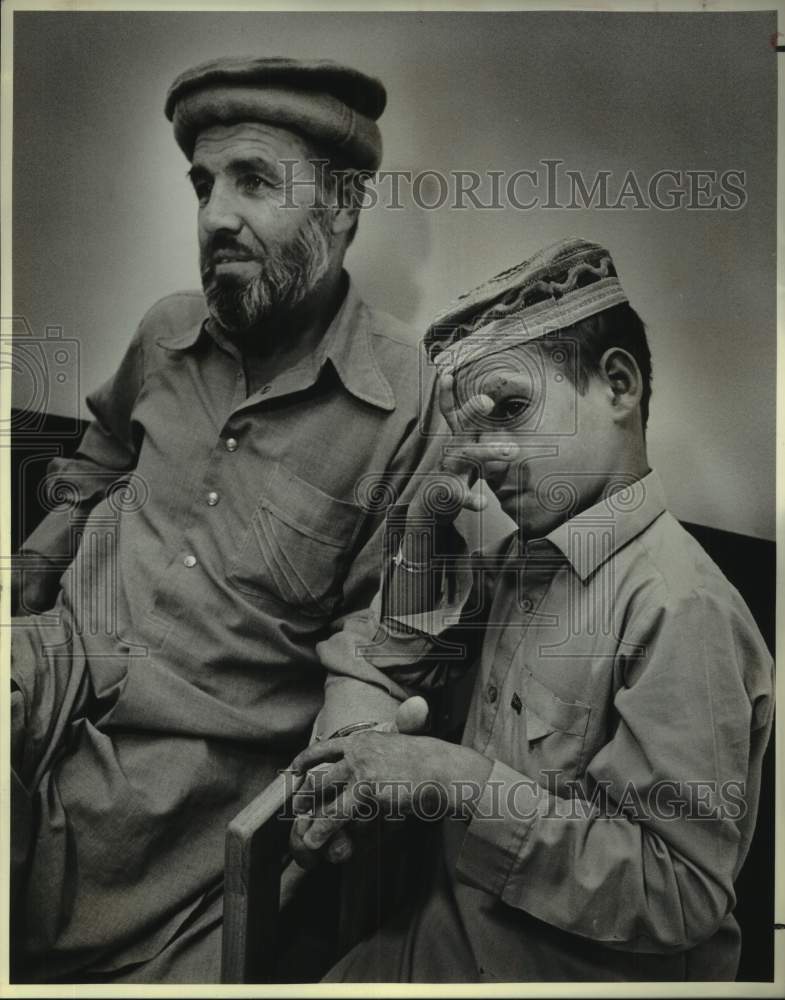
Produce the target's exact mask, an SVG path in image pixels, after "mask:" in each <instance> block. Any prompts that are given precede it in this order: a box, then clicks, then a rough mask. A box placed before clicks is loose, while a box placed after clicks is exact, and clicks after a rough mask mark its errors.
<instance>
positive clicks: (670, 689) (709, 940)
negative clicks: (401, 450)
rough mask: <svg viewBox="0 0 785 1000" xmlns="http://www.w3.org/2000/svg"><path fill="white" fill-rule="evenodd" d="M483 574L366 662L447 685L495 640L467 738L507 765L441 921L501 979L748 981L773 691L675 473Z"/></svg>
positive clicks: (489, 786) (483, 805)
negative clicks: (676, 498) (674, 502)
mask: <svg viewBox="0 0 785 1000" xmlns="http://www.w3.org/2000/svg"><path fill="white" fill-rule="evenodd" d="M462 563H463V565H464V569H465V566H466V562H465V560H462V559H461V558H460V556H459V558H458V562H457V564H458V566H459V567H460V565H461V564H462ZM472 569H473V572H472V573H471V574H469V573H467V572H465V571H464V572H460V571H459V572H458V573H457V574H456V580H457V585H456V586H455V588H454V590H455V591H456V592H454V594H453V595H451V596H452V599H451V600H446V599H445V600H443V602H442V604H441V606H440V607H439V608H438V609H437V610H436V611H435V612H434V613H433V614H428V613H426V614H424V615H418V616H412V617H409V618H401V619H398V621H400V622H401V623H402V624H404V625H407V626H409V627H410V628H411V627H412V626H415V627H416V631H414V632H412V633H411V634H410V635H408V636H406V635H403V634H402V633H401V630H400V629H397V630H396V629H395V621H396V620H395V619H394V618H393V617H391V614H392V612H393V611H394V609H393V608H391V607H389V606H383V607H382V612H381V618H382V619H383V620H384V619H385V616H387V620H388V623H390V624H392V626H393V628H392V630H390V631H389V632H388V631H387V630H385V629H382V630H381V633H380V634H382V635H385V636H386V637H385V638H383V639H382V640H381V641H379V640H378V638H377V644H376V645H375V646H374V647H373V649H372V650H370V651H366V654H365V655H366V657H367V659H369V660H370V661H371V662H372V663H373V664H374V665H375V666H377V667H378V668H380V669H381V670H384V671H387V672H390V673H392V675H393V676H394V677H396V679H397V680H398V681H399V682H400V683H402V684H404V685H405V686H407V687H412V686H416V685H417V684H418V683H425V684H428V685H430V684H433V683H435V682H436V683H438V681H439V679H440V678H439V675H440V673H441V674H442V675H443V677H442V679H444V677H447V676H448V675H450V674H454V672H455V670H456V669H459V664H460V662H461V657H460V655H459V653H460V650H461V647H462V645H463V650H464V653H465V652H467V651H470V650H471V647H472V644H473V643H476V641H477V637H478V635H481V636H482V647H481V651H480V656H479V665H478V673H477V679H476V683H475V685H474V690H473V695H472V698H471V704H470V707H469V714H468V720H467V723H466V727H465V731H464V736H463V743H464V744H466V745H468V746H471V747H473V748H474V749H476V750H478V751H479V752H480V753H483V754H485V755H486V756H487V757H490V758H492V759H493V760H494V761H495V762H496V763H495V764H494V767H493V770H492V772H491V775H490V778H489V780H488V782H487V783H486V785H485V787H484V789H483V791H482V795H481V799H480V802H479V805H478V808H477V812H476V815H475V816H474V818H473V819H472V820H471V821H470V822H469V823H468V824H466V823H464V822H461V821H454V822H448V823H445V832H444V849H445V850H444V854H445V867H444V870H443V877H441V878H440V884H439V885H437V888H436V890H435V892H434V895H433V897H432V900H431V905H433V901H434V899H436V900H438V899H439V898H442V897H443V896H444V898H447V897H448V896H449V897H450V900H451V901H450V903H449V905H446V904H445V905H444V906H440V907H439V909H440V914H439V918H438V919H439V920H442V921H444V920H458V921H459V922H460V923H461V924H462V925H463V927H464V929H465V932H466V935H467V937H468V940H469V942H470V945H471V949H472V952H473V956H474V961H475V963H476V965H477V968H478V974H479V975H480V976H481V977H482V978H490V979H494V978H499V979H507V980H510V979H514V980H526V979H529V980H531V979H546V980H547V979H561V980H566V979H570V980H571V979H576V980H581V979H588V980H591V979H598V978H599V979H603V978H609V979H613V978H623V979H628V978H633V979H641V978H642V979H655V980H656V979H670V978H676V979H685V978H686V979H732V978H733V976H734V974H735V969H736V964H737V961H738V951H739V934H738V928H737V926H736V924H735V921H734V920H733V917H732V916H731V915H730V914H731V911H732V909H733V906H734V903H735V897H734V893H733V882H734V879H735V878H736V876H737V875H738V872H739V869H740V868H741V865H742V863H743V861H744V858H745V856H746V853H747V849H748V846H749V842H750V838H751V836H752V833H753V831H754V826H755V818H756V814H757V805H758V795H759V788H760V771H761V760H762V756H763V752H764V750H765V747H766V743H767V741H768V737H769V732H770V728H771V717H772V700H773V672H772V670H773V668H772V661H771V657H770V656H769V653H768V651H767V649H766V646H765V644H764V642H763V639H762V637H761V636H760V633H759V631H758V629H757V626H756V624H755V622H754V620H753V618H752V615H751V614H750V612H749V610H748V609H747V607H746V605H745V604H744V602H743V600H742V599H741V597H740V596H739V594H738V592H737V591H736V590H735V589H734V588H733V587H732V586H731V584H730V583H729V582H728V581H727V580H726V578H725V577H724V576H723V575H722V573H721V572H720V570H719V569H718V568H717V567H716V566H715V564H714V563H713V562H712V561H711V560H710V559H709V557H708V556H707V555H706V553H705V552H704V551H703V549H701V548H700V546H699V545H698V544H697V543H696V542H695V541H694V540H693V539H692V538H691V536H689V535H688V534H687V532H686V531H684V529H683V528H682V527H681V526H680V525H679V524H678V522H677V521H676V520H675V519H674V518H673V517H672V515H671V514H669V513H668V512H667V510H666V505H665V498H664V495H663V491H662V488H661V485H660V482H659V479H658V477H657V475H656V474H655V473H653V472H652V473H650V474H649V475H647V476H646V477H645V478H644V479H642V480H639V481H637V482H635V483H634V484H632V485H631V486H629V487H628V488H627V489H625V490H623V491H621V492H619V493H616V494H614V495H612V496H611V497H610V498H608V499H605V500H603V501H601V502H599V503H598V504H596V505H595V506H593V507H592V508H590V509H588V510H586V511H584V512H583V513H581V514H580V515H578V516H576V517H573V518H572V519H571V520H569V521H567V522H566V523H564V524H562V525H561V526H560V527H558V528H557V529H555V530H554V531H553V532H551V533H550V534H549V535H548V536H547V537H545V538H543V539H537V540H532V541H530V542H529V543H528V544H526V545H525V547H524V548H523V550H521V548H520V542H519V538H518V536H517V535H516V536H513V538H512V539H511V540H510V542H509V544H508V545H507V548H506V552H504V553H502V555H501V558H500V557H498V556H496V557H494V556H491V557H490V560H489V559H488V558H484V557H483V556H480V557H479V558H478V557H475V559H474V561H473V563H472ZM447 589H448V588H445V590H444V594H445V595H446V594H447ZM384 603H385V604H386V605H390V604H391V603H392V601H391V599H390V595H389V594H386V595H385V602H384ZM456 622H457V623H458V624H455V623H456ZM451 623H452V624H451ZM482 629H484V631H480V630H482ZM394 633H395V634H394ZM463 659H465V657H464V658H463ZM437 881H439V880H437ZM445 894H446V895H445ZM431 922H433V921H431ZM419 933H420V935H421V937H422V940H421V941H420V942H419V944H420V946H423V945H424V944H425V939H427V938H428V937H429V935H428V930H427V924H425V923H424V922H423V921H420V924H419ZM575 935H577V936H578V938H576V937H575ZM581 939H583V940H581ZM427 947H428V948H435V949H438V948H439V935H438V934H435V935H434V938H433V940H432V941H428V943H427ZM480 970H481V971H480Z"/></svg>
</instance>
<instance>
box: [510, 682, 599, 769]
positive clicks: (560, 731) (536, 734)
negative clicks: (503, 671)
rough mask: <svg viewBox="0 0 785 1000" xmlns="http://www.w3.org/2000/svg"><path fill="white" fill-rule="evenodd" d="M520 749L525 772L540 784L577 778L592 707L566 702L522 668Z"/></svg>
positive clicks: (581, 763) (582, 759)
mask: <svg viewBox="0 0 785 1000" xmlns="http://www.w3.org/2000/svg"><path fill="white" fill-rule="evenodd" d="M520 685H521V688H522V691H521V700H522V705H521V712H520V720H521V723H522V725H521V726H520V727H519V733H518V735H519V737H520V746H519V751H520V752H521V753H522V754H523V756H524V758H525V761H524V769H525V770H526V772H527V773H528V774H529V775H530V776H531V777H532V778H536V780H538V781H540V782H541V783H545V784H547V781H546V780H545V776H544V774H543V772H545V771H550V772H552V776H551V777H550V778H549V779H548V780H549V781H551V782H553V781H554V779H555V781H556V784H557V787H558V784H559V783H560V781H564V780H571V779H574V778H577V777H578V776H579V775H580V774H581V773H582V769H583V767H584V764H585V760H584V751H585V745H586V733H587V731H588V727H589V717H590V715H591V706H590V705H586V704H584V703H583V702H579V701H567V700H565V699H564V698H562V697H560V696H559V695H557V694H556V693H555V692H554V691H552V690H551V689H550V687H548V686H547V685H546V684H544V683H543V682H542V681H541V680H540V679H539V678H538V677H535V675H534V674H533V673H532V672H531V670H529V668H528V667H525V666H524V667H522V668H521V675H520Z"/></svg>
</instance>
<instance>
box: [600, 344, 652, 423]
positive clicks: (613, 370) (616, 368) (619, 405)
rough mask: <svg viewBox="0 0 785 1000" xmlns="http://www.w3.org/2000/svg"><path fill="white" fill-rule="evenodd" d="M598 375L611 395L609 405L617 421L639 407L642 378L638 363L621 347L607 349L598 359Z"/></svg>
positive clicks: (641, 393)
mask: <svg viewBox="0 0 785 1000" xmlns="http://www.w3.org/2000/svg"><path fill="white" fill-rule="evenodd" d="M600 373H601V374H602V376H603V377H604V379H605V381H606V383H607V385H608V388H609V390H610V393H611V397H610V398H611V403H612V405H613V406H614V407H615V409H616V412H617V414H618V417H619V419H624V418H625V417H626V416H627V414H629V413H632V412H635V411H637V410H638V408H639V407H640V403H641V396H642V395H643V378H642V377H641V370H640V368H639V367H638V362H637V361H636V360H635V358H634V357H633V356H632V355H631V354H630V353H629V351H625V350H623V349H622V348H621V347H611V348H609V349H608V350H607V351H606V352H605V353H604V354H603V356H602V357H601V358H600Z"/></svg>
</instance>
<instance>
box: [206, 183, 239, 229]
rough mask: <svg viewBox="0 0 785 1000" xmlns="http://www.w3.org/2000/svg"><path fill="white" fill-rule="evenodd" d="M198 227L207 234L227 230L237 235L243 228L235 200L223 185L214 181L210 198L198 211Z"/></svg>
mask: <svg viewBox="0 0 785 1000" xmlns="http://www.w3.org/2000/svg"><path fill="white" fill-rule="evenodd" d="M199 225H200V226H201V228H202V229H203V230H204V231H205V232H208V233H216V232H218V231H219V230H228V231H229V232H232V233H238V232H239V231H240V230H241V229H242V227H243V220H242V217H241V215H240V213H239V211H238V206H237V200H236V198H235V197H234V195H233V194H232V192H231V191H229V190H228V189H227V186H226V185H225V184H220V183H219V182H217V181H216V183H215V184H214V185H213V188H212V190H211V191H210V197H209V198H208V200H207V201H206V202H205V203H204V204H203V205H202V206H201V208H200V211H199Z"/></svg>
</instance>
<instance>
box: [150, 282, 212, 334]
mask: <svg viewBox="0 0 785 1000" xmlns="http://www.w3.org/2000/svg"><path fill="white" fill-rule="evenodd" d="M208 315H209V314H208V311H207V303H206V301H205V298H204V294H203V293H202V292H200V291H196V290H193V291H182V292H171V293H170V294H169V295H164V297H163V298H160V299H158V301H157V302H155V303H153V305H152V306H150V308H149V309H148V310H147V312H146V313H145V314H144V316H143V317H142V321H141V323H140V324H139V331H140V334H141V335H142V337H143V338H144V339H148V338H149V339H158V338H160V337H174V336H177V335H178V334H184V333H186V332H187V331H188V330H190V329H191V328H192V327H194V326H195V325H196V324H198V323H201V322H202V321H203V320H205V319H207V317H208Z"/></svg>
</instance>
